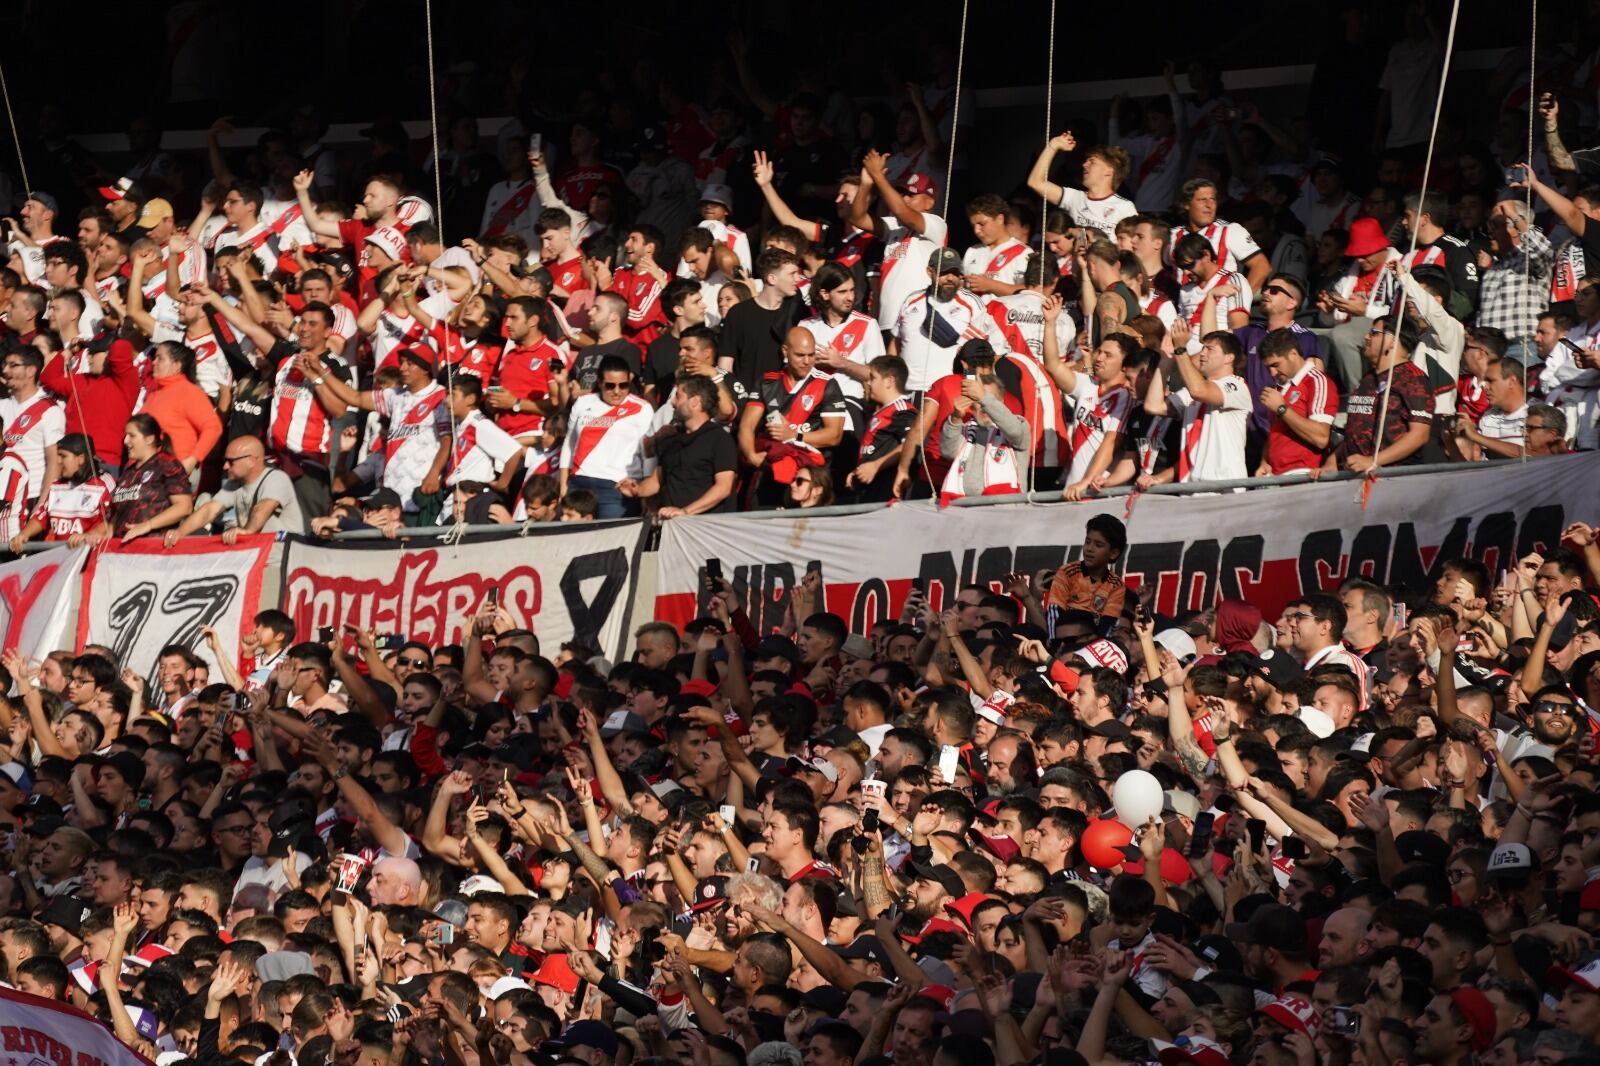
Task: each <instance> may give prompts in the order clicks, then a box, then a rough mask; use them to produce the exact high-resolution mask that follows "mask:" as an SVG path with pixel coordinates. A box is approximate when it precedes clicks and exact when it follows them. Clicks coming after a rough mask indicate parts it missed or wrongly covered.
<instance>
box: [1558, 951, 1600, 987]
mask: <svg viewBox="0 0 1600 1066" xmlns="http://www.w3.org/2000/svg"><path fill="white" fill-rule="evenodd" d="M1545 983H1546V984H1547V985H1549V986H1550V990H1551V991H1552V992H1554V991H1556V990H1557V989H1561V988H1564V987H1566V986H1567V985H1577V986H1578V987H1580V988H1587V989H1588V990H1589V991H1591V992H1600V959H1592V960H1590V961H1589V962H1588V963H1587V964H1586V965H1584V966H1580V967H1579V968H1578V969H1576V970H1569V969H1567V968H1566V967H1565V966H1552V967H1550V971H1549V973H1547V974H1546V975H1545Z"/></svg>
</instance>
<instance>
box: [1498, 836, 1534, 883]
mask: <svg viewBox="0 0 1600 1066" xmlns="http://www.w3.org/2000/svg"><path fill="white" fill-rule="evenodd" d="M1538 872H1539V858H1538V856H1536V855H1535V854H1534V853H1533V852H1532V851H1531V850H1529V848H1528V845H1526V844H1496V845H1495V846H1494V850H1493V851H1491V852H1490V853H1489V868H1488V870H1487V873H1488V875H1489V877H1490V878H1493V879H1501V878H1503V879H1505V880H1510V881H1521V880H1525V879H1527V878H1529V877H1532V876H1533V875H1534V874H1536V873H1538Z"/></svg>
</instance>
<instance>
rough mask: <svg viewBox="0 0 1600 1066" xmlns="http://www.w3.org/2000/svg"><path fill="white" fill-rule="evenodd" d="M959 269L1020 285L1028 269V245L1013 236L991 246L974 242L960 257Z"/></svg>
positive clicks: (967, 272)
mask: <svg viewBox="0 0 1600 1066" xmlns="http://www.w3.org/2000/svg"><path fill="white" fill-rule="evenodd" d="M961 269H962V271H963V272H965V273H966V274H969V275H977V276H979V277H985V278H989V279H990V280H991V281H1000V282H1004V283H1005V284H1007V285H1021V284H1022V275H1023V274H1025V273H1026V272H1027V269H1028V246H1027V245H1026V244H1023V243H1022V242H1021V241H1019V240H1017V239H1016V238H1015V237H1007V238H1006V239H1005V240H1003V241H1001V242H1000V243H999V244H997V245H995V246H994V247H993V248H990V247H989V246H988V245H985V244H974V245H973V246H972V247H971V248H968V249H967V251H966V253H965V254H964V255H963V256H962V257H961ZM993 298H994V297H991V299H993Z"/></svg>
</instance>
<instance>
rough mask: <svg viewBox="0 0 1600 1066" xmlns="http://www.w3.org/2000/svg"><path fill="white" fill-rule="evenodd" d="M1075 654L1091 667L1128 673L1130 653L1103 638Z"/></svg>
mask: <svg viewBox="0 0 1600 1066" xmlns="http://www.w3.org/2000/svg"><path fill="white" fill-rule="evenodd" d="M1073 654H1075V655H1076V656H1077V657H1078V658H1080V659H1082V660H1083V661H1084V662H1086V663H1088V664H1090V665H1091V666H1105V667H1110V668H1111V669H1112V670H1115V671H1117V673H1119V674H1121V673H1127V671H1128V653H1127V652H1125V651H1123V650H1122V649H1121V648H1119V647H1117V646H1116V645H1115V644H1113V643H1111V642H1110V641H1109V640H1106V639H1105V638H1103V637H1102V638H1101V639H1099V640H1091V641H1090V642H1089V643H1087V644H1085V645H1084V646H1083V647H1081V648H1079V649H1078V650H1077V651H1076V652H1074V653H1073Z"/></svg>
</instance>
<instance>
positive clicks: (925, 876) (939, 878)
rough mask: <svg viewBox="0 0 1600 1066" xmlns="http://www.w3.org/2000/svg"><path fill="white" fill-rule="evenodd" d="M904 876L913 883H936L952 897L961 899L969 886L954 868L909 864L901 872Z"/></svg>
mask: <svg viewBox="0 0 1600 1066" xmlns="http://www.w3.org/2000/svg"><path fill="white" fill-rule="evenodd" d="M900 872H901V874H902V876H905V877H909V878H911V879H912V880H913V881H933V882H936V883H937V884H938V885H939V886H940V887H941V888H943V889H944V890H945V891H946V892H948V893H949V894H950V895H952V896H955V897H957V898H960V897H961V896H965V895H966V894H967V884H966V882H965V881H963V880H961V875H960V874H958V873H956V871H955V868H954V867H952V866H932V865H929V866H924V865H922V864H921V863H917V862H908V863H906V864H905V867H904V868H903V869H902V870H901V871H900Z"/></svg>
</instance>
